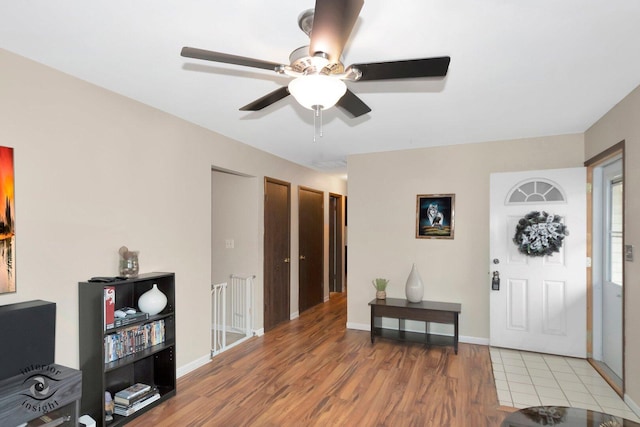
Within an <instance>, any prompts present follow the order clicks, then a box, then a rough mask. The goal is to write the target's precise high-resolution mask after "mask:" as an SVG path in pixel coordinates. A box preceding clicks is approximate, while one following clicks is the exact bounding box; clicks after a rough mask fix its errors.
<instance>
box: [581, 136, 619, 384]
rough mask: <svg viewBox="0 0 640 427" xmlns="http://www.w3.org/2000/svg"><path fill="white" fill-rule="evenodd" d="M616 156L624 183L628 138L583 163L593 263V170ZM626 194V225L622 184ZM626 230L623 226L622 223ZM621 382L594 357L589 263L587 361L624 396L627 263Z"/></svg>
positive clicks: (589, 253)
mask: <svg viewBox="0 0 640 427" xmlns="http://www.w3.org/2000/svg"><path fill="white" fill-rule="evenodd" d="M616 156H621V159H622V180H623V183H624V180H625V141H624V140H622V141H620V142H619V143H617V144H615V145H613V146H611V147H609V148H608V149H606V150H605V151H603V152H601V153H600V154H597V155H595V156H594V157H592V158H590V159H588V160H587V161H586V162H584V165H585V167H586V168H587V188H588V190H589V191H588V192H587V259H588V260H589V261H590V265H593V260H594V246H593V240H594V237H593V226H594V217H593V209H594V205H593V204H594V200H593V184H594V169H595V168H597V167H600V166H603V165H604V164H605V163H606V162H608V161H609V160H611V159H612V158H614V157H616ZM622 191H623V197H622V223H623V224H625V200H624V199H625V197H624V187H623V190H622ZM623 230H624V225H623ZM624 245H625V233H624V232H623V233H622V246H623V247H624ZM622 278H623V279H622V283H623V287H622V384H618V382H617V381H615V380H614V379H613V378H612V377H611V376H610V374H609V372H608V371H607V370H606V369H604V368H603V367H602V366H601V365H600V363H598V361H597V360H595V359H593V329H594V322H593V307H594V290H593V281H594V276H593V268H592V267H591V266H590V267H589V268H587V360H588V361H589V363H590V364H591V365H592V366H593V367H594V369H595V370H596V371H598V372H599V373H600V375H601V376H602V377H603V378H604V379H605V381H607V383H609V385H610V386H611V387H612V388H613V389H614V390H615V392H616V393H618V395H620V396H624V391H625V372H626V369H625V341H626V340H625V330H626V327H625V318H626V316H625V310H626V304H625V301H626V297H625V295H626V293H627V286H625V285H626V269H625V263H624V261H623V262H622Z"/></svg>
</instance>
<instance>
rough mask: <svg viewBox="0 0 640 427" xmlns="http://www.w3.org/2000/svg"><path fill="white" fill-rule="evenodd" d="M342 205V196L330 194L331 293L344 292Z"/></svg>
mask: <svg viewBox="0 0 640 427" xmlns="http://www.w3.org/2000/svg"><path fill="white" fill-rule="evenodd" d="M332 200H334V201H335V209H336V213H335V215H333V212H332V207H333V205H332ZM342 205H343V197H342V195H341V194H336V193H329V292H344V268H343V265H344V250H343V247H344V238H343V237H344V236H343V230H344V220H343V212H342ZM334 275H335V282H334ZM334 283H335V285H334Z"/></svg>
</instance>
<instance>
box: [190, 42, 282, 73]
mask: <svg viewBox="0 0 640 427" xmlns="http://www.w3.org/2000/svg"><path fill="white" fill-rule="evenodd" d="M180 55H182V56H184V57H186V58H195V59H204V60H205V61H214V62H224V63H225V64H235V65H244V66H245V67H254V68H262V69H265V70H271V71H274V70H275V69H276V67H280V65H281V64H277V63H275V62H269V61H262V60H260V59H253V58H247V57H244V56H237V55H229V54H228V53H221V52H213V51H211V50H203V49H196V48H195V47H183V48H182V51H181V52H180Z"/></svg>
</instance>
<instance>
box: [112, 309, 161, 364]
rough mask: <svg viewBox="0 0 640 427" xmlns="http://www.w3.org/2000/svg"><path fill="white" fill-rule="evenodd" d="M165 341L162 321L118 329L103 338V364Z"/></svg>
mask: <svg viewBox="0 0 640 427" xmlns="http://www.w3.org/2000/svg"><path fill="white" fill-rule="evenodd" d="M165 339H166V337H165V321H164V319H160V320H155V321H153V322H149V323H145V324H143V325H133V326H130V327H127V328H124V329H119V330H117V331H115V332H113V333H110V334H109V335H106V336H105V337H104V363H109V362H114V361H116V360H118V359H121V358H123V357H126V356H129V355H132V354H135V353H137V352H139V351H143V350H145V349H147V348H149V347H153V346H154V345H157V344H161V343H163V342H165Z"/></svg>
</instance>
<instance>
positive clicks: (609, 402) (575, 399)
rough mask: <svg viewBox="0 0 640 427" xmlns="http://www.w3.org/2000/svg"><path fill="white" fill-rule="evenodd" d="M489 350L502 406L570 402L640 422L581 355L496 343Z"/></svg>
mask: <svg viewBox="0 0 640 427" xmlns="http://www.w3.org/2000/svg"><path fill="white" fill-rule="evenodd" d="M489 352H490V353H491V362H492V364H493V376H494V378H495V381H496V390H497V392H498V400H499V401H500V405H502V406H510V407H514V408H525V407H527V406H539V405H555V406H571V407H576V408H585V409H591V410H595V411H599V412H606V413H608V414H612V415H616V416H619V417H623V418H627V419H630V420H633V421H636V422H640V418H639V417H638V416H637V415H636V414H634V413H633V411H631V409H629V407H628V406H627V404H626V403H624V400H622V399H621V398H620V396H618V394H617V393H616V392H615V391H613V389H612V388H611V387H610V386H609V384H607V382H606V381H605V380H604V379H603V378H602V377H601V376H600V374H598V373H597V372H596V370H595V369H593V367H592V366H591V365H590V364H589V362H587V361H586V360H584V359H576V358H572V357H562V356H553V355H548V354H539V353H529V352H525V351H518V350H507V349H502V348H495V347H491V348H490V349H489Z"/></svg>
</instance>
